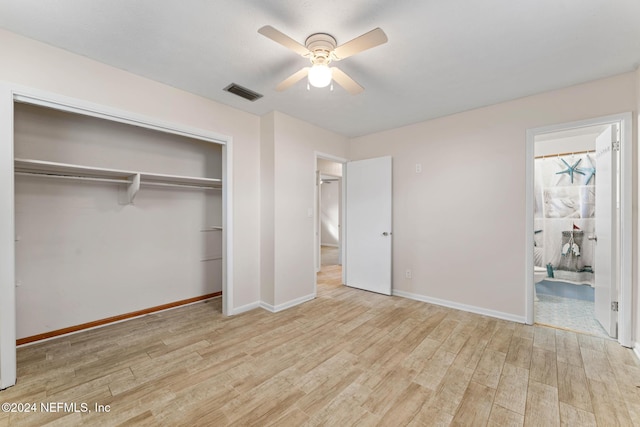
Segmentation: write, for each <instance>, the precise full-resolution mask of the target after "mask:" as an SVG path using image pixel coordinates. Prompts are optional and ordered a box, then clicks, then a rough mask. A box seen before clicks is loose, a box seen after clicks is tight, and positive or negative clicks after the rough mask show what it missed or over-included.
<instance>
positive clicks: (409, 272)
mask: <svg viewBox="0 0 640 427" xmlns="http://www.w3.org/2000/svg"><path fill="white" fill-rule="evenodd" d="M404 277H405V278H407V279H411V278H413V276H412V274H411V270H410V269H406V270H405V271H404Z"/></svg>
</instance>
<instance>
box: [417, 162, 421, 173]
mask: <svg viewBox="0 0 640 427" xmlns="http://www.w3.org/2000/svg"><path fill="white" fill-rule="evenodd" d="M420 172H422V163H416V173H420Z"/></svg>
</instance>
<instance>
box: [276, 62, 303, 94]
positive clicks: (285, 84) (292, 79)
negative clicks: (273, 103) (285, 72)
mask: <svg viewBox="0 0 640 427" xmlns="http://www.w3.org/2000/svg"><path fill="white" fill-rule="evenodd" d="M308 74H309V67H304V68H302V69H300V70H298V71H296V72H295V73H293V74H292V75H290V76H289V77H287V78H286V79H284V80H283V81H282V82H280V84H279V85H278V86H276V90H277V91H278V92H282V91H283V90H285V89H289V88H290V87H291V86H293V85H294V84H296V83H298V82H299V81H300V80H302V79H304V78H305V77H307V75H308Z"/></svg>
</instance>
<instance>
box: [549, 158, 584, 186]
mask: <svg viewBox="0 0 640 427" xmlns="http://www.w3.org/2000/svg"><path fill="white" fill-rule="evenodd" d="M560 160H562V163H564V164H565V166H566V167H567V169H565V170H563V171H560V172H556V175H560V174H561V173H566V174H567V175H569V176H570V177H571V183H572V184H573V174H574V173H579V174H580V175H584V172H580V170H579V169H580V168H578V165H579V164H580V161H581V160H582V159H578V161H577V162H575V163H574V164H573V165H572V166H569V163H567V162H565V161H564V159H560Z"/></svg>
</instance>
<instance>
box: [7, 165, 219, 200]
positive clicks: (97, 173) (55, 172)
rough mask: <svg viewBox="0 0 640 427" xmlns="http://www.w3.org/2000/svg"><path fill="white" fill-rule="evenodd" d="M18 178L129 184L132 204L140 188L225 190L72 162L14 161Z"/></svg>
mask: <svg viewBox="0 0 640 427" xmlns="http://www.w3.org/2000/svg"><path fill="white" fill-rule="evenodd" d="M14 169H15V173H16V174H18V175H38V176H43V177H50V178H67V179H80V180H94V181H101V182H114V183H119V184H126V185H127V200H126V203H132V202H133V198H134V197H135V195H136V193H137V192H138V190H139V188H140V186H141V185H156V186H167V187H185V188H200V189H204V190H210V189H216V190H219V189H221V188H222V180H220V179H215V178H200V177H192V176H182V175H166V174H158V173H148V172H136V171H125V170H119V169H106V168H98V167H93V166H82V165H74V164H69V163H57V162H48V161H44V160H33V159H18V158H16V159H14Z"/></svg>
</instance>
